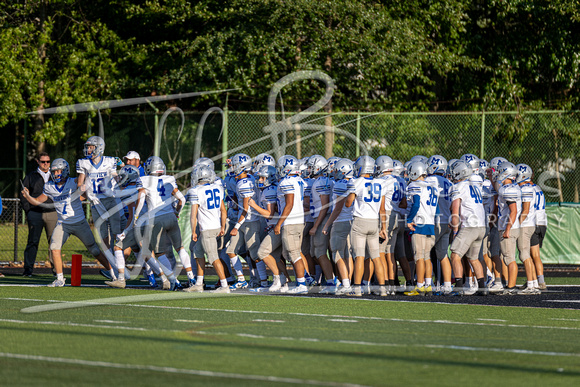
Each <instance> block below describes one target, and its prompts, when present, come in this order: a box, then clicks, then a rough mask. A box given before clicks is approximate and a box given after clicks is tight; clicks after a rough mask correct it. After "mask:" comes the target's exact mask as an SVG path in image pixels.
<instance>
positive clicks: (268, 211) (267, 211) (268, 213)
mask: <svg viewBox="0 0 580 387" xmlns="http://www.w3.org/2000/svg"><path fill="white" fill-rule="evenodd" d="M248 204H249V205H250V207H252V208H253V209H254V210H256V212H257V213H258V214H260V215H262V216H263V217H264V218H266V219H272V217H273V216H274V209H275V208H274V206H273V205H272V203H266V208H262V207H260V206H259V205H258V203H256V202H255V201H254V199H252V198H250V200H249V202H248Z"/></svg>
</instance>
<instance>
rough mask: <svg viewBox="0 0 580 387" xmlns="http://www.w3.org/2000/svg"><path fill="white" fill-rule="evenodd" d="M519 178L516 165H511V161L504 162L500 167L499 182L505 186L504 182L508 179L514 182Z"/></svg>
mask: <svg viewBox="0 0 580 387" xmlns="http://www.w3.org/2000/svg"><path fill="white" fill-rule="evenodd" d="M517 176H518V169H517V168H516V166H515V165H513V164H512V163H510V162H509V161H504V162H503V163H501V165H500V166H499V173H498V174H497V182H498V183H500V184H502V185H503V182H504V181H505V180H506V179H510V180H512V182H513V181H515V180H516V177H517Z"/></svg>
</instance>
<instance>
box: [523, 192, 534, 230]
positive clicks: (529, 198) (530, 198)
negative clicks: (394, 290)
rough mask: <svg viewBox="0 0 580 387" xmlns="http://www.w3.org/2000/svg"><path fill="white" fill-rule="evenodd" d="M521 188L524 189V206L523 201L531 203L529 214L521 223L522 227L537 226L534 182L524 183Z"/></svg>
mask: <svg viewBox="0 0 580 387" xmlns="http://www.w3.org/2000/svg"><path fill="white" fill-rule="evenodd" d="M520 189H521V190H522V208H523V203H530V210H529V212H528V216H526V219H524V222H523V223H522V224H521V225H520V227H535V226H536V207H535V204H536V203H535V202H536V198H535V196H536V190H535V189H534V184H529V183H527V184H523V185H520Z"/></svg>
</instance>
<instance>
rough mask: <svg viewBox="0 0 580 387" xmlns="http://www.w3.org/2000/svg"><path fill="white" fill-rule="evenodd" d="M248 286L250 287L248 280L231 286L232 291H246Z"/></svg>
mask: <svg viewBox="0 0 580 387" xmlns="http://www.w3.org/2000/svg"><path fill="white" fill-rule="evenodd" d="M248 286H249V285H248V282H247V281H246V280H244V281H238V282H236V283H234V284H233V285H231V286H230V290H238V289H246V288H247V287H248Z"/></svg>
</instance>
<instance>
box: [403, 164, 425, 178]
mask: <svg viewBox="0 0 580 387" xmlns="http://www.w3.org/2000/svg"><path fill="white" fill-rule="evenodd" d="M407 175H408V176H409V180H411V181H415V180H417V179H418V178H420V177H421V176H427V166H426V165H425V163H424V162H422V161H420V160H416V161H411V162H410V163H409V166H408V167H407Z"/></svg>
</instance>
